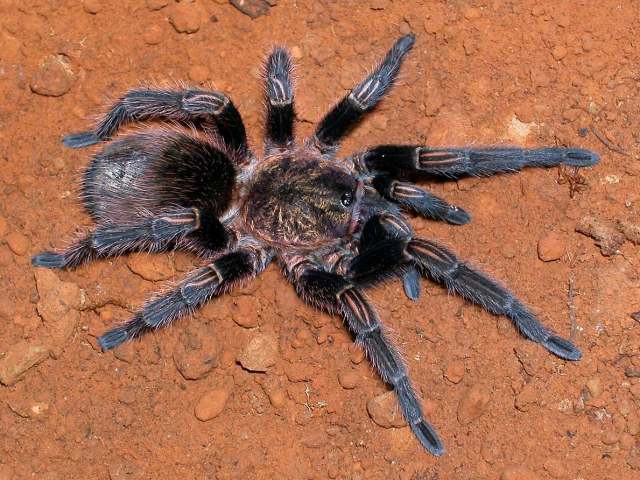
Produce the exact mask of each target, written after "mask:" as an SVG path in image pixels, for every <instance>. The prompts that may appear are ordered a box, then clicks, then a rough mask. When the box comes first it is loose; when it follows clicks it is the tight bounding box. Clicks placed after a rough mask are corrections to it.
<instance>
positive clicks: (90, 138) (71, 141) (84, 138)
mask: <svg viewBox="0 0 640 480" xmlns="http://www.w3.org/2000/svg"><path fill="white" fill-rule="evenodd" d="M98 142H100V138H98V136H97V135H96V134H95V133H93V132H91V131H89V132H80V133H72V134H70V135H67V136H65V137H64V138H63V139H62V143H63V144H64V146H65V147H69V148H83V147H89V146H91V145H95V144H96V143H98Z"/></svg>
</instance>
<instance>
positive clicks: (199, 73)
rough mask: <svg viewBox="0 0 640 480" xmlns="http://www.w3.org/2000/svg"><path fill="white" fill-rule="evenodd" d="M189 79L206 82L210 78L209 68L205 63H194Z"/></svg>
mask: <svg viewBox="0 0 640 480" xmlns="http://www.w3.org/2000/svg"><path fill="white" fill-rule="evenodd" d="M189 79H190V80H191V81H192V82H195V83H204V82H206V81H207V80H209V69H208V68H207V67H205V66H204V65H193V66H192V67H191V68H190V69H189Z"/></svg>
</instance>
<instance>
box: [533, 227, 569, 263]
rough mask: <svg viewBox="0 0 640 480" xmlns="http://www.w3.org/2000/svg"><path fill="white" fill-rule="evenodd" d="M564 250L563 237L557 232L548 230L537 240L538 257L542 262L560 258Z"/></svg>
mask: <svg viewBox="0 0 640 480" xmlns="http://www.w3.org/2000/svg"><path fill="white" fill-rule="evenodd" d="M566 250H567V248H566V245H565V241H564V238H563V237H562V236H561V235H560V234H558V233H557V232H549V233H547V234H546V235H545V236H544V237H542V238H541V239H540V240H538V258H540V260H542V261H543V262H551V261H554V260H560V258H562V256H563V255H564V254H565V252H566Z"/></svg>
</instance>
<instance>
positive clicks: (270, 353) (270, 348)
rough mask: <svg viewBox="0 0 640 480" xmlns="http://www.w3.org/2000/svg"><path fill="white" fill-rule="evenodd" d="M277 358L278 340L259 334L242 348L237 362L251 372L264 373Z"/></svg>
mask: <svg viewBox="0 0 640 480" xmlns="http://www.w3.org/2000/svg"><path fill="white" fill-rule="evenodd" d="M277 358H278V339H277V338H276V337H275V336H274V335H269V334H259V335H257V336H255V337H253V338H252V339H251V340H250V341H249V343H248V344H247V346H246V347H245V348H244V350H243V351H242V353H241V354H240V356H239V357H238V361H239V362H240V365H242V367H243V368H245V369H246V370H249V371H251V372H266V371H267V369H268V368H269V367H271V366H273V365H275V363H276V360H277Z"/></svg>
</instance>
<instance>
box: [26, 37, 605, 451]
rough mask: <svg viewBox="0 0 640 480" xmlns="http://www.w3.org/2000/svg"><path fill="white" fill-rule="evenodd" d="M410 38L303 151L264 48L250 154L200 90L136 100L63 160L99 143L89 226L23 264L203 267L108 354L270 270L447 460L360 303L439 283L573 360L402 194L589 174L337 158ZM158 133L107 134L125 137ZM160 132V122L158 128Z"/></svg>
mask: <svg viewBox="0 0 640 480" xmlns="http://www.w3.org/2000/svg"><path fill="white" fill-rule="evenodd" d="M414 41H415V38H414V36H413V35H406V36H403V37H401V38H400V39H398V40H397V41H396V43H395V44H394V45H393V47H392V48H391V50H389V52H388V53H387V54H386V56H385V57H384V59H383V60H382V61H381V62H380V64H379V65H378V66H377V67H376V68H375V69H374V70H373V72H372V73H371V74H370V75H369V76H368V77H366V78H365V79H364V80H363V81H362V82H361V83H359V84H358V85H357V86H356V87H355V88H354V89H353V90H351V91H350V92H349V93H348V94H347V95H346V96H344V97H343V98H342V99H341V100H340V101H339V102H338V103H337V104H336V105H335V106H334V107H333V108H332V109H331V110H330V111H329V112H328V113H327V114H326V116H325V117H324V118H323V119H322V120H321V121H320V123H319V125H318V126H317V128H316V130H315V132H314V134H313V135H312V136H311V138H308V139H307V140H306V141H304V142H303V143H297V142H296V141H295V138H294V132H293V130H294V128H293V124H294V117H295V111H294V101H293V99H294V95H293V86H292V79H291V69H292V64H291V58H290V56H289V53H288V52H287V50H285V49H283V48H275V49H274V50H273V52H272V53H271V54H270V56H269V57H268V59H267V62H266V66H265V72H264V77H265V83H266V87H265V93H266V135H265V149H264V154H263V155H262V156H258V155H256V154H254V153H253V152H252V150H251V149H250V148H249V145H248V144H247V137H246V133H245V128H244V125H243V123H242V119H241V117H240V114H239V113H238V110H236V107H235V106H234V105H233V103H232V102H231V100H230V99H229V98H228V97H227V96H225V95H224V94H222V93H220V92H217V91H207V90H201V89H187V90H159V89H158V90H156V89H148V88H143V89H135V90H131V91H129V92H127V93H126V94H125V95H124V96H122V97H121V99H120V100H119V101H118V102H117V103H115V105H114V106H113V107H112V108H111V109H110V110H109V111H108V113H107V114H106V115H105V116H104V117H103V118H102V120H101V121H100V122H99V123H98V124H97V125H96V127H95V129H94V130H91V131H89V132H83V133H79V134H74V135H69V136H67V137H65V139H64V143H65V145H67V146H68V147H72V148H79V147H85V146H88V145H93V144H96V143H99V142H107V141H110V143H107V144H106V146H105V147H104V150H103V151H102V152H100V153H98V154H97V155H96V156H95V157H94V158H93V160H92V161H91V163H90V164H89V167H88V168H87V170H86V173H85V175H84V180H83V183H82V198H83V201H84V205H85V207H86V209H87V210H88V212H89V214H90V215H91V217H92V219H93V220H94V222H95V223H96V227H95V229H94V230H93V231H92V232H91V233H89V234H88V235H86V236H85V237H84V238H82V239H81V240H79V241H77V242H75V243H74V244H72V246H71V247H70V248H68V249H67V250H66V251H63V252H60V253H53V252H43V253H41V254H39V255H36V256H35V257H34V258H33V264H34V265H36V266H39V267H47V268H74V267H77V266H79V265H81V264H83V263H86V262H89V261H91V260H96V259H99V258H105V257H111V256H116V255H121V254H126V253H129V252H134V251H150V252H159V251H166V250H170V249H179V250H188V251H191V252H193V253H195V254H197V255H198V256H200V257H202V258H203V259H204V265H203V266H202V267H201V268H198V269H197V270H195V271H193V272H191V273H190V274H188V275H187V276H186V278H185V279H183V280H182V281H181V282H180V283H179V284H178V285H176V286H175V288H173V289H172V290H170V291H168V292H165V293H162V294H159V295H158V296H157V297H155V298H153V299H151V300H150V301H149V302H148V303H146V304H145V305H144V306H143V307H142V309H141V310H140V311H139V312H138V313H136V314H135V316H134V317H133V318H132V319H130V320H129V321H127V322H126V323H123V324H121V325H119V326H117V327H116V328H114V329H112V330H110V331H109V332H107V333H106V334H104V335H103V336H102V337H100V338H99V342H100V345H101V346H102V348H103V349H105V350H108V349H112V348H114V347H117V346H118V345H120V344H122V343H123V342H125V341H127V340H131V339H133V338H136V337H138V336H140V335H142V334H143V333H145V332H148V331H151V330H155V329H158V328H160V327H164V326H167V325H169V324H171V323H172V322H173V321H174V320H176V319H178V318H179V317H182V316H184V315H187V314H189V313H191V312H193V311H194V310H195V309H196V308H198V307H200V306H202V305H203V304H204V303H206V302H207V301H209V300H210V299H212V298H214V297H217V296H219V295H222V294H224V293H226V292H228V291H229V290H231V289H232V288H234V287H235V286H237V285H239V284H241V283H243V282H245V281H247V280H249V279H251V278H253V277H255V276H256V275H258V274H259V273H260V272H262V271H263V270H264V269H265V267H266V266H267V265H268V264H269V263H270V262H271V261H274V260H275V261H277V262H278V264H279V265H280V266H281V267H282V269H283V271H284V274H285V276H286V278H287V279H288V280H289V281H290V282H291V283H292V284H293V286H294V287H295V289H296V291H297V293H298V294H299V296H300V297H301V298H302V299H303V300H304V301H306V302H307V303H309V304H311V305H313V306H315V307H317V308H320V309H323V310H325V311H328V312H330V313H334V314H337V315H340V316H341V317H342V318H343V319H344V321H345V323H346V326H347V328H348V329H349V330H350V331H351V332H352V334H353V336H354V339H355V341H356V342H357V343H358V344H360V345H361V346H362V348H364V350H365V351H366V353H367V355H368V357H369V359H370V360H371V362H372V364H373V365H374V367H375V368H376V369H377V371H378V372H379V374H380V375H381V377H382V378H383V379H384V381H385V382H386V383H387V384H389V385H390V386H391V387H393V389H394V390H395V392H396V394H397V397H398V401H399V405H400V408H401V410H402V413H403V415H404V417H405V418H406V420H407V423H408V424H409V426H410V427H411V429H412V431H413V432H414V434H415V436H416V437H417V438H418V440H419V441H420V442H421V444H422V445H423V446H424V448H426V449H427V450H428V451H429V452H431V453H432V454H434V455H441V454H442V453H443V452H444V448H443V445H442V442H441V440H440V438H439V437H438V435H437V433H436V432H435V430H434V429H433V427H432V426H431V425H430V424H429V423H428V422H427V421H426V420H425V418H424V416H423V413H422V408H421V406H420V402H419V400H418V397H417V395H416V392H415V390H414V388H413V386H412V384H411V381H410V380H409V377H408V373H407V368H406V366H405V364H404V362H403V361H402V359H401V355H400V353H399V352H398V350H397V348H396V347H395V346H394V345H393V343H392V342H391V340H390V338H389V336H388V333H387V332H386V330H385V328H384V326H383V325H382V323H381V322H380V319H379V318H378V314H377V313H376V311H375V310H374V308H373V307H372V306H371V304H370V303H369V301H368V300H367V298H366V297H365V295H364V293H363V292H364V290H366V289H367V288H369V287H372V286H373V285H376V284H378V283H380V282H381V281H384V280H387V279H389V278H392V277H401V278H402V279H403V281H404V287H405V292H406V294H407V296H408V297H409V298H412V299H416V298H417V297H418V296H419V294H420V284H419V281H420V277H421V276H424V277H427V278H429V279H431V280H435V281H437V282H440V283H443V284H445V285H446V287H447V288H448V289H449V290H451V291H454V292H456V293H458V294H460V295H462V296H463V297H464V298H466V299H467V300H470V301H472V302H475V303H477V304H479V305H480V306H482V307H483V308H485V309H486V310H488V311H489V312H491V313H494V314H496V315H505V316H507V317H509V318H510V319H511V320H512V321H513V322H514V323H515V325H516V327H517V328H518V329H519V330H520V332H521V333H522V334H523V335H524V336H525V337H527V338H528V339H530V340H533V341H534V342H538V343H539V344H541V345H542V346H544V347H545V348H546V349H547V350H549V351H550V352H552V353H554V354H555V355H557V356H558V357H561V358H564V359H567V360H578V359H579V358H580V356H581V354H580V351H579V350H578V349H577V348H576V347H575V346H574V345H573V344H572V343H571V342H570V341H568V340H566V339H564V338H561V337H559V336H558V335H556V334H554V333H552V332H551V331H550V330H549V329H548V328H546V327H544V326H543V325H542V324H540V322H539V321H538V320H537V319H536V317H535V316H534V315H533V313H531V311H530V310H529V309H528V308H527V307H526V306H525V305H524V304H523V303H522V302H521V301H520V300H518V299H517V298H516V297H515V296H514V295H513V294H512V293H511V292H509V291H508V290H507V289H506V288H504V287H503V286H501V285H500V284H498V283H497V282H495V281H494V280H491V279H490V278H489V277H487V276H486V275H484V274H483V273H481V272H479V271H478V270H476V269H474V268H472V267H471V266H469V265H468V264H466V263H464V262H462V261H460V260H459V259H458V258H457V257H456V256H455V255H454V254H453V253H452V252H451V251H449V250H448V249H447V248H445V247H443V246H442V245H440V244H438V243H435V242H433V241H431V240H426V239H423V238H419V237H416V236H415V235H414V232H413V230H412V228H411V226H410V225H409V224H408V223H407V220H406V219H405V217H404V216H403V211H405V210H406V211H409V212H413V213H414V214H418V215H421V216H423V217H427V218H431V219H435V220H442V221H446V222H449V223H451V224H454V225H461V224H465V223H467V222H468V221H469V215H468V214H467V213H466V212H465V211H464V210H462V209H461V208H458V207H456V206H453V205H450V204H449V203H447V202H446V201H444V200H442V199H440V198H438V197H436V196H434V195H433V194H431V193H429V192H427V191H425V190H423V189H421V188H419V187H417V186H416V185H414V184H413V183H411V181H415V180H420V179H428V178H433V177H445V178H458V177H461V176H467V175H481V176H485V175H492V174H496V173H503V172H513V171H517V170H520V169H521V168H523V167H528V166H532V167H550V166H554V165H559V164H564V165H567V166H571V167H586V166H590V165H594V164H595V163H596V162H597V161H598V156H597V155H596V154H595V153H592V152H590V151H588V150H581V149H573V148H541V149H521V148H480V149H478V148H448V147H427V146H419V145H382V146H377V147H373V148H370V149H367V150H364V151H362V152H360V153H356V154H355V155H353V156H351V157H349V158H345V159H339V158H337V157H336V153H337V150H338V145H339V142H340V140H341V139H342V138H343V137H344V136H345V135H346V134H347V132H348V131H349V129H350V128H351V127H353V126H354V125H355V124H356V123H357V122H358V121H359V120H360V119H362V118H363V117H364V115H365V114H366V113H367V112H369V111H371V110H372V109H373V108H374V107H375V106H376V105H377V104H378V102H379V101H380V100H381V99H382V97H383V96H384V95H385V94H386V93H387V91H388V90H389V89H390V88H391V86H392V85H393V83H394V81H395V79H396V76H397V74H398V71H399V69H400V65H401V63H402V60H403V58H404V56H405V55H406V54H407V52H408V51H409V50H410V49H411V47H412V46H413V44H414ZM140 121H150V122H155V123H156V126H148V127H147V128H145V129H143V130H141V131H140V130H138V131H136V132H133V133H128V134H124V135H120V136H118V137H115V138H114V136H115V135H116V133H118V131H119V130H120V128H121V127H123V126H125V125H127V124H131V123H134V122H140ZM158 122H164V124H162V125H157V123H158Z"/></svg>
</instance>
